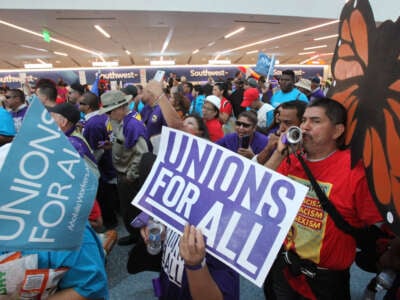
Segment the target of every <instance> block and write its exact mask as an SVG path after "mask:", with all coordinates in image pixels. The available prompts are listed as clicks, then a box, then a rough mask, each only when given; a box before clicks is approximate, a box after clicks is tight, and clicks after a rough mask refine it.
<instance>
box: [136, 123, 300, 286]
mask: <svg viewBox="0 0 400 300" xmlns="http://www.w3.org/2000/svg"><path fill="white" fill-rule="evenodd" d="M307 190H308V188H307V187H305V186H303V185H301V184H299V183H296V182H294V181H292V180H291V179H289V178H287V177H285V176H282V175H280V174H278V173H276V172H273V171H271V170H269V169H267V168H265V167H264V166H261V165H259V164H255V163H254V162H252V161H251V160H249V159H247V158H244V157H242V156H240V155H238V154H237V153H234V152H232V151H229V150H227V149H225V148H222V147H220V146H218V145H216V144H213V143H211V142H209V141H206V140H204V139H201V138H198V137H195V136H193V135H188V134H186V133H184V132H181V131H176V130H173V129H170V128H166V127H164V128H163V131H162V135H161V143H160V152H159V153H158V156H157V160H156V161H155V163H154V165H153V168H152V171H151V173H150V174H149V176H148V178H147V180H146V182H145V184H144V185H143V187H142V189H141V190H140V191H139V193H138V195H137V196H136V197H135V199H134V200H133V202H132V204H134V205H136V206H138V207H140V208H141V209H143V210H144V211H145V212H146V213H148V214H150V215H152V216H154V217H156V218H159V219H161V220H162V221H163V222H164V223H165V224H166V225H167V226H170V227H171V228H172V229H174V230H175V231H177V232H178V233H182V232H183V228H184V226H185V224H186V223H190V224H193V225H195V226H196V227H197V228H200V229H201V230H202V232H203V234H204V236H205V238H206V243H207V251H208V252H209V253H210V254H211V255H213V256H215V257H216V258H218V259H219V260H221V261H223V262H224V263H226V264H227V265H229V266H230V267H231V268H233V269H234V270H236V271H237V272H238V273H240V274H241V275H242V276H244V277H245V278H247V279H248V280H250V281H252V282H253V283H255V284H256V285H258V286H259V287H261V286H262V284H263V282H264V279H265V277H266V275H267V273H268V271H269V269H270V267H271V265H272V263H273V261H274V259H275V257H276V255H277V253H278V251H279V248H280V247H281V245H282V243H283V240H284V238H285V236H286V234H287V232H288V230H289V228H290V226H291V224H292V222H293V220H294V218H295V216H296V213H297V211H298V209H299V207H300V204H301V203H302V201H303V199H304V196H305V195H306V192H307Z"/></svg>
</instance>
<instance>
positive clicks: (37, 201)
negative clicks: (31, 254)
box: [0, 100, 98, 250]
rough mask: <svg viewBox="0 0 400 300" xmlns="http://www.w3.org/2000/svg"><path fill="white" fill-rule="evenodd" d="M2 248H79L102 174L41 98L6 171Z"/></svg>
mask: <svg viewBox="0 0 400 300" xmlns="http://www.w3.org/2000/svg"><path fill="white" fill-rule="evenodd" d="M0 182H1V186H2V188H1V197H0V250H24V249H30V250H32V249H38V250H61V249H65V250H66V249H75V248H78V247H79V246H80V244H81V240H82V237H83V230H84V228H85V223H86V222H87V218H88V215H89V213H90V211H91V208H92V206H93V201H94V198H95V196H96V191H97V183H98V179H97V177H96V176H95V174H94V173H93V171H92V170H91V166H89V165H88V164H87V163H86V162H85V161H84V160H83V159H82V158H81V157H80V156H79V154H78V153H77V152H76V150H75V149H74V147H73V146H72V144H71V143H70V142H69V140H68V139H67V137H66V136H65V135H64V133H63V132H62V131H61V130H60V129H59V127H58V126H57V124H56V123H55V122H54V120H53V118H52V117H51V116H50V114H49V113H48V112H47V110H46V108H45V107H44V106H43V105H42V104H41V103H40V101H39V100H35V101H34V102H32V104H31V105H30V107H29V110H28V112H27V114H26V116H25V119H24V122H23V124H22V127H21V130H20V132H19V133H18V135H17V136H16V138H15V140H14V141H13V143H12V145H11V148H10V150H9V152H8V155H7V157H6V159H5V161H4V164H3V166H2V168H1V171H0Z"/></svg>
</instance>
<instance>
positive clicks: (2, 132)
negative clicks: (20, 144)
mask: <svg viewBox="0 0 400 300" xmlns="http://www.w3.org/2000/svg"><path fill="white" fill-rule="evenodd" d="M14 136H15V128H14V121H13V118H12V116H11V114H10V113H9V112H8V111H7V110H5V109H4V108H3V107H2V106H0V146H3V145H4V144H7V143H9V142H11V141H12V140H13V138H14Z"/></svg>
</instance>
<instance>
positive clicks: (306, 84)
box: [294, 78, 311, 100]
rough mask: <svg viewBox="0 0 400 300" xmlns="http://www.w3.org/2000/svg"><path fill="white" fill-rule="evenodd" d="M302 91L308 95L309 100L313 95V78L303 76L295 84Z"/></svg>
mask: <svg viewBox="0 0 400 300" xmlns="http://www.w3.org/2000/svg"><path fill="white" fill-rule="evenodd" d="M294 85H295V86H296V87H297V88H298V89H299V91H300V92H302V93H303V94H304V95H306V96H307V98H308V100H310V97H311V80H309V79H306V78H301V79H300V80H299V81H297V82H296V83H295V84H294Z"/></svg>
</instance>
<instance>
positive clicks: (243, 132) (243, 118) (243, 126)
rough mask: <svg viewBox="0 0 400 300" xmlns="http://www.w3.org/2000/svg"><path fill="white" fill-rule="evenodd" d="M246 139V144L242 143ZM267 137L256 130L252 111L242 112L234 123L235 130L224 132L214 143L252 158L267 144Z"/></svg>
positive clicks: (254, 116) (255, 119) (255, 117)
mask: <svg viewBox="0 0 400 300" xmlns="http://www.w3.org/2000/svg"><path fill="white" fill-rule="evenodd" d="M245 139H247V142H248V144H247V145H244V140H245ZM267 143H268V138H267V137H266V136H265V135H263V134H261V133H259V132H257V116H256V114H255V112H253V111H244V112H242V113H241V114H240V115H239V117H238V119H237V120H236V123H235V132H234V133H228V134H226V135H225V136H224V137H223V138H222V139H220V140H218V141H217V142H216V144H218V145H220V146H222V147H225V148H227V149H229V150H232V151H233V152H236V153H239V154H240V155H242V156H244V157H247V158H249V159H252V158H253V157H254V155H256V154H258V153H259V152H261V150H262V149H264V147H265V146H266V145H267Z"/></svg>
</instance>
